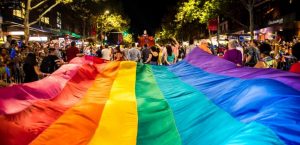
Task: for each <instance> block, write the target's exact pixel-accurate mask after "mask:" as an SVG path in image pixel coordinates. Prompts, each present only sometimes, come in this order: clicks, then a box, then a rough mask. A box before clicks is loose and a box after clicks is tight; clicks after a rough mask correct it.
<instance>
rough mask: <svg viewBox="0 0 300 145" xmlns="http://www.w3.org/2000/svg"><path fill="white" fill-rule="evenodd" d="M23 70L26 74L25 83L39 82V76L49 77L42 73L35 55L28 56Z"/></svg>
mask: <svg viewBox="0 0 300 145" xmlns="http://www.w3.org/2000/svg"><path fill="white" fill-rule="evenodd" d="M23 70H24V73H25V79H24V82H25V83H28V82H33V81H37V80H38V79H39V77H38V76H45V75H48V74H45V73H42V72H41V71H40V69H39V67H38V63H37V61H36V55H35V54H33V53H29V54H28V55H27V57H26V59H25V62H24V65H23Z"/></svg>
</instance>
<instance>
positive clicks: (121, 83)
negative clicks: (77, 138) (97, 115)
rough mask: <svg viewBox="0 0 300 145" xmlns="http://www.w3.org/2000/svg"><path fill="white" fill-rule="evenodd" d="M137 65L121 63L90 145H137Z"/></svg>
mask: <svg viewBox="0 0 300 145" xmlns="http://www.w3.org/2000/svg"><path fill="white" fill-rule="evenodd" d="M135 80H136V63H135V62H121V64H120V70H119V73H118V75H117V78H116V79H115V82H114V84H113V87H112V89H111V93H110V98H109V100H108V101H107V102H106V104H105V108H104V111H103V114H102V118H101V120H100V122H99V126H98V128H97V130H96V132H95V134H94V136H93V138H92V139H91V141H90V143H89V144H90V145H100V144H101V145H135V144H136V138H137V129H138V118H137V103H136V97H135Z"/></svg>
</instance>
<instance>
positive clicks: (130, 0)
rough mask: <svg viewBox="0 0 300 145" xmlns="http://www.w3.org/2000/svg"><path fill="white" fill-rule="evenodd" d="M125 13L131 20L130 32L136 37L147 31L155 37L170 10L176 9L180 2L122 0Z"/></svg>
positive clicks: (170, 0) (174, 0) (168, 0)
mask: <svg viewBox="0 0 300 145" xmlns="http://www.w3.org/2000/svg"><path fill="white" fill-rule="evenodd" d="M121 1H122V3H123V9H124V11H125V13H126V14H127V15H128V16H129V18H130V19H131V24H130V26H131V29H130V31H131V32H132V33H134V35H135V36H137V35H142V34H143V31H144V30H145V29H146V30H147V32H148V34H149V35H154V33H155V30H157V29H158V28H160V25H161V20H162V18H163V16H164V15H165V14H166V13H167V12H168V9H170V8H172V7H176V4H177V1H178V0H121Z"/></svg>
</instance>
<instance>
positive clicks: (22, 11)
mask: <svg viewBox="0 0 300 145" xmlns="http://www.w3.org/2000/svg"><path fill="white" fill-rule="evenodd" d="M13 15H14V16H17V17H19V18H25V3H21V9H20V10H17V9H14V10H13Z"/></svg>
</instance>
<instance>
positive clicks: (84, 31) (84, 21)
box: [82, 19, 86, 38]
mask: <svg viewBox="0 0 300 145" xmlns="http://www.w3.org/2000/svg"><path fill="white" fill-rule="evenodd" d="M82 33H83V38H85V33H86V19H83V32H82Z"/></svg>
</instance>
